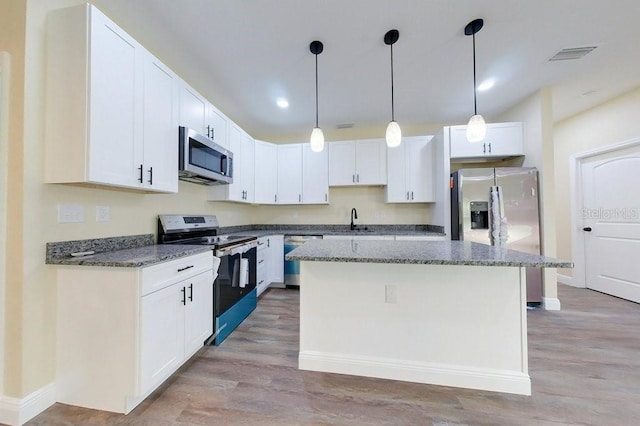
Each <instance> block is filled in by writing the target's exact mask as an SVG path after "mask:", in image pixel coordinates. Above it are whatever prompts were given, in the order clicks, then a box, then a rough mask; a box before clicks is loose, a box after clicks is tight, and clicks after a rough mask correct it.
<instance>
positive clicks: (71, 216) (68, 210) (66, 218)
mask: <svg viewBox="0 0 640 426" xmlns="http://www.w3.org/2000/svg"><path fill="white" fill-rule="evenodd" d="M81 222H84V206H83V205H82V204H58V223H81Z"/></svg>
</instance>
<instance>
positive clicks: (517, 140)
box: [449, 122, 524, 161]
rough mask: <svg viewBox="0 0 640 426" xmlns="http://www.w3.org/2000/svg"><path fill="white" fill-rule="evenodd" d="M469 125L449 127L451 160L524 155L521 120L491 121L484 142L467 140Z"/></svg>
mask: <svg viewBox="0 0 640 426" xmlns="http://www.w3.org/2000/svg"><path fill="white" fill-rule="evenodd" d="M466 131H467V126H451V127H449V140H450V144H451V145H450V147H451V160H452V161H455V160H458V159H460V160H465V159H480V160H481V161H482V160H487V159H490V160H491V159H498V158H505V157H516V156H521V155H524V133H523V124H522V123H521V122H509V123H489V124H487V136H486V137H485V139H484V141H482V142H475V143H472V142H469V141H467V135H466Z"/></svg>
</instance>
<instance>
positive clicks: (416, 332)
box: [286, 240, 572, 395]
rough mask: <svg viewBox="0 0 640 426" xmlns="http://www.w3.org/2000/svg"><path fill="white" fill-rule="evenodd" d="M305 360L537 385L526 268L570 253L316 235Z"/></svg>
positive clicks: (304, 305) (508, 386)
mask: <svg viewBox="0 0 640 426" xmlns="http://www.w3.org/2000/svg"><path fill="white" fill-rule="evenodd" d="M286 258H287V259H288V260H299V261H301V268H300V275H301V276H300V281H301V284H300V353H299V368H300V369H303V370H313V371H323V372H333V373H342V374H351V375H359V376H368V377H378V378H386V379H395V380H404V381H411V382H419V383H430V384H437V385H446V386H456V387H464V388H473V389H484V390H491V391H498V392H508V393H515V394H522V395H530V394H531V381H530V378H529V373H528V359H527V357H528V355H527V316H526V309H527V307H526V278H525V277H526V274H525V268H526V267H532V266H533V267H553V268H565V267H571V266H572V264H571V263H570V262H563V261H558V260H556V259H551V258H547V257H544V256H536V255H530V254H527V253H521V252H517V251H513V250H507V249H504V248H500V247H493V246H486V245H482V244H476V243H469V242H463V241H434V242H419V241H355V240H354V241H336V240H312V241H309V242H307V243H306V244H304V245H303V246H301V247H299V248H297V249H295V250H294V251H292V252H290V253H289V254H288V255H287V257H286Z"/></svg>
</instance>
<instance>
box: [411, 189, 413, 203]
mask: <svg viewBox="0 0 640 426" xmlns="http://www.w3.org/2000/svg"><path fill="white" fill-rule="evenodd" d="M411 201H413V191H411Z"/></svg>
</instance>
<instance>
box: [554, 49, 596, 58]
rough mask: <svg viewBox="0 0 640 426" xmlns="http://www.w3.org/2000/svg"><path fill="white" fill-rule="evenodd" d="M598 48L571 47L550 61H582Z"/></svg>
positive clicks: (558, 53) (561, 51) (559, 52)
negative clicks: (581, 59)
mask: <svg viewBox="0 0 640 426" xmlns="http://www.w3.org/2000/svg"><path fill="white" fill-rule="evenodd" d="M596 47H598V46H584V47H569V48H566V49H562V50H560V51H558V52H557V53H556V54H555V55H553V56H552V57H551V58H549V61H566V60H569V59H580V58H582V57H583V56H585V55H586V54H587V53H589V52H591V51H592V50H594V49H595V48H596Z"/></svg>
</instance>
